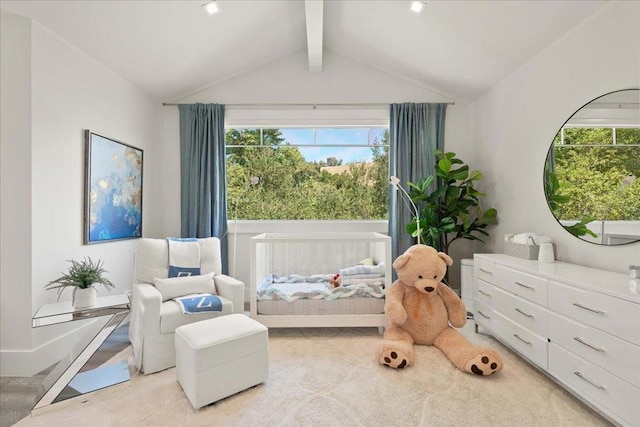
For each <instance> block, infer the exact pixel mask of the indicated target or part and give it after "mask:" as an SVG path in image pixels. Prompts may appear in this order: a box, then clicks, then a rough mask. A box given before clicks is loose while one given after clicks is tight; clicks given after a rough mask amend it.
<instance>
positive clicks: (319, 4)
mask: <svg viewBox="0 0 640 427" xmlns="http://www.w3.org/2000/svg"><path fill="white" fill-rule="evenodd" d="M323 1H324V0H305V1H304V12H305V18H306V21H307V51H308V53H309V71H311V72H312V73H319V72H322V14H323V7H324V4H323Z"/></svg>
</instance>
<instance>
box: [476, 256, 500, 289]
mask: <svg viewBox="0 0 640 427" xmlns="http://www.w3.org/2000/svg"><path fill="white" fill-rule="evenodd" d="M495 269H496V265H495V263H493V262H491V261H487V260H485V259H482V258H474V261H473V276H474V277H476V278H478V279H482V280H484V281H486V282H489V283H493V282H494V280H495V279H494V270H495Z"/></svg>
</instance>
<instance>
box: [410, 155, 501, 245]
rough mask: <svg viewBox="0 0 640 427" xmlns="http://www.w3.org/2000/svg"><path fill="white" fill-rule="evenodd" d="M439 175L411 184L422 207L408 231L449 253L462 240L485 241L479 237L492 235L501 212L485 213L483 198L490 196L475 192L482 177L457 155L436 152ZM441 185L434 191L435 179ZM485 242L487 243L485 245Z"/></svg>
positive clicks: (411, 195)
mask: <svg viewBox="0 0 640 427" xmlns="http://www.w3.org/2000/svg"><path fill="white" fill-rule="evenodd" d="M436 158H437V162H436V165H435V176H434V175H430V176H428V177H426V178H424V179H422V180H421V181H420V182H418V183H413V182H408V185H409V197H410V198H411V200H412V201H413V202H414V203H415V205H416V206H417V207H418V211H419V215H418V217H419V218H420V227H419V228H418V223H417V218H416V217H415V216H414V218H413V220H412V221H411V222H410V223H409V224H407V232H408V233H409V234H411V235H412V236H413V237H417V236H418V230H420V241H421V242H423V243H424V244H426V245H429V246H433V247H434V248H436V249H438V250H439V251H442V252H445V253H448V252H449V246H450V245H451V243H453V242H454V241H456V240H458V239H468V240H477V241H480V242H483V241H482V239H481V238H480V237H479V235H484V236H488V235H489V233H487V232H486V231H485V229H486V228H487V227H488V226H490V225H493V224H497V222H498V220H497V214H498V212H497V211H496V210H495V209H494V208H489V209H487V210H482V208H481V206H480V198H481V197H484V196H485V195H486V194H484V193H481V192H479V191H478V190H476V189H475V187H474V183H476V182H477V181H479V180H480V179H482V174H481V173H480V172H479V171H477V170H474V171H472V172H469V166H467V165H465V164H464V162H463V161H462V160H460V159H458V158H456V154H455V153H443V152H441V151H440V150H436ZM436 179H437V180H438V181H439V183H440V185H439V186H438V188H437V189H436V190H433V191H431V190H430V187H431V186H432V184H433V183H434V181H435V180H436ZM483 243H484V242H483Z"/></svg>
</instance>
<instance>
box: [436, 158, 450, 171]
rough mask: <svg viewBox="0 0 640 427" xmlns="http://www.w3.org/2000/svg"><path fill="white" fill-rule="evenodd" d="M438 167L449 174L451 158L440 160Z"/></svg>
mask: <svg viewBox="0 0 640 427" xmlns="http://www.w3.org/2000/svg"><path fill="white" fill-rule="evenodd" d="M438 169H439V170H440V171H441V172H442V173H443V174H444V175H447V174H449V171H450V170H451V161H450V160H449V159H446V158H445V159H442V160H440V161H439V162H438Z"/></svg>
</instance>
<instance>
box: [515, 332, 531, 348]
mask: <svg viewBox="0 0 640 427" xmlns="http://www.w3.org/2000/svg"><path fill="white" fill-rule="evenodd" d="M513 336H514V337H516V338H518V339H519V340H520V341H522V342H523V343H525V344H527V345H531V341H527V340H525V339H524V338H522V337H521V336H520V335H518V334H513Z"/></svg>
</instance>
